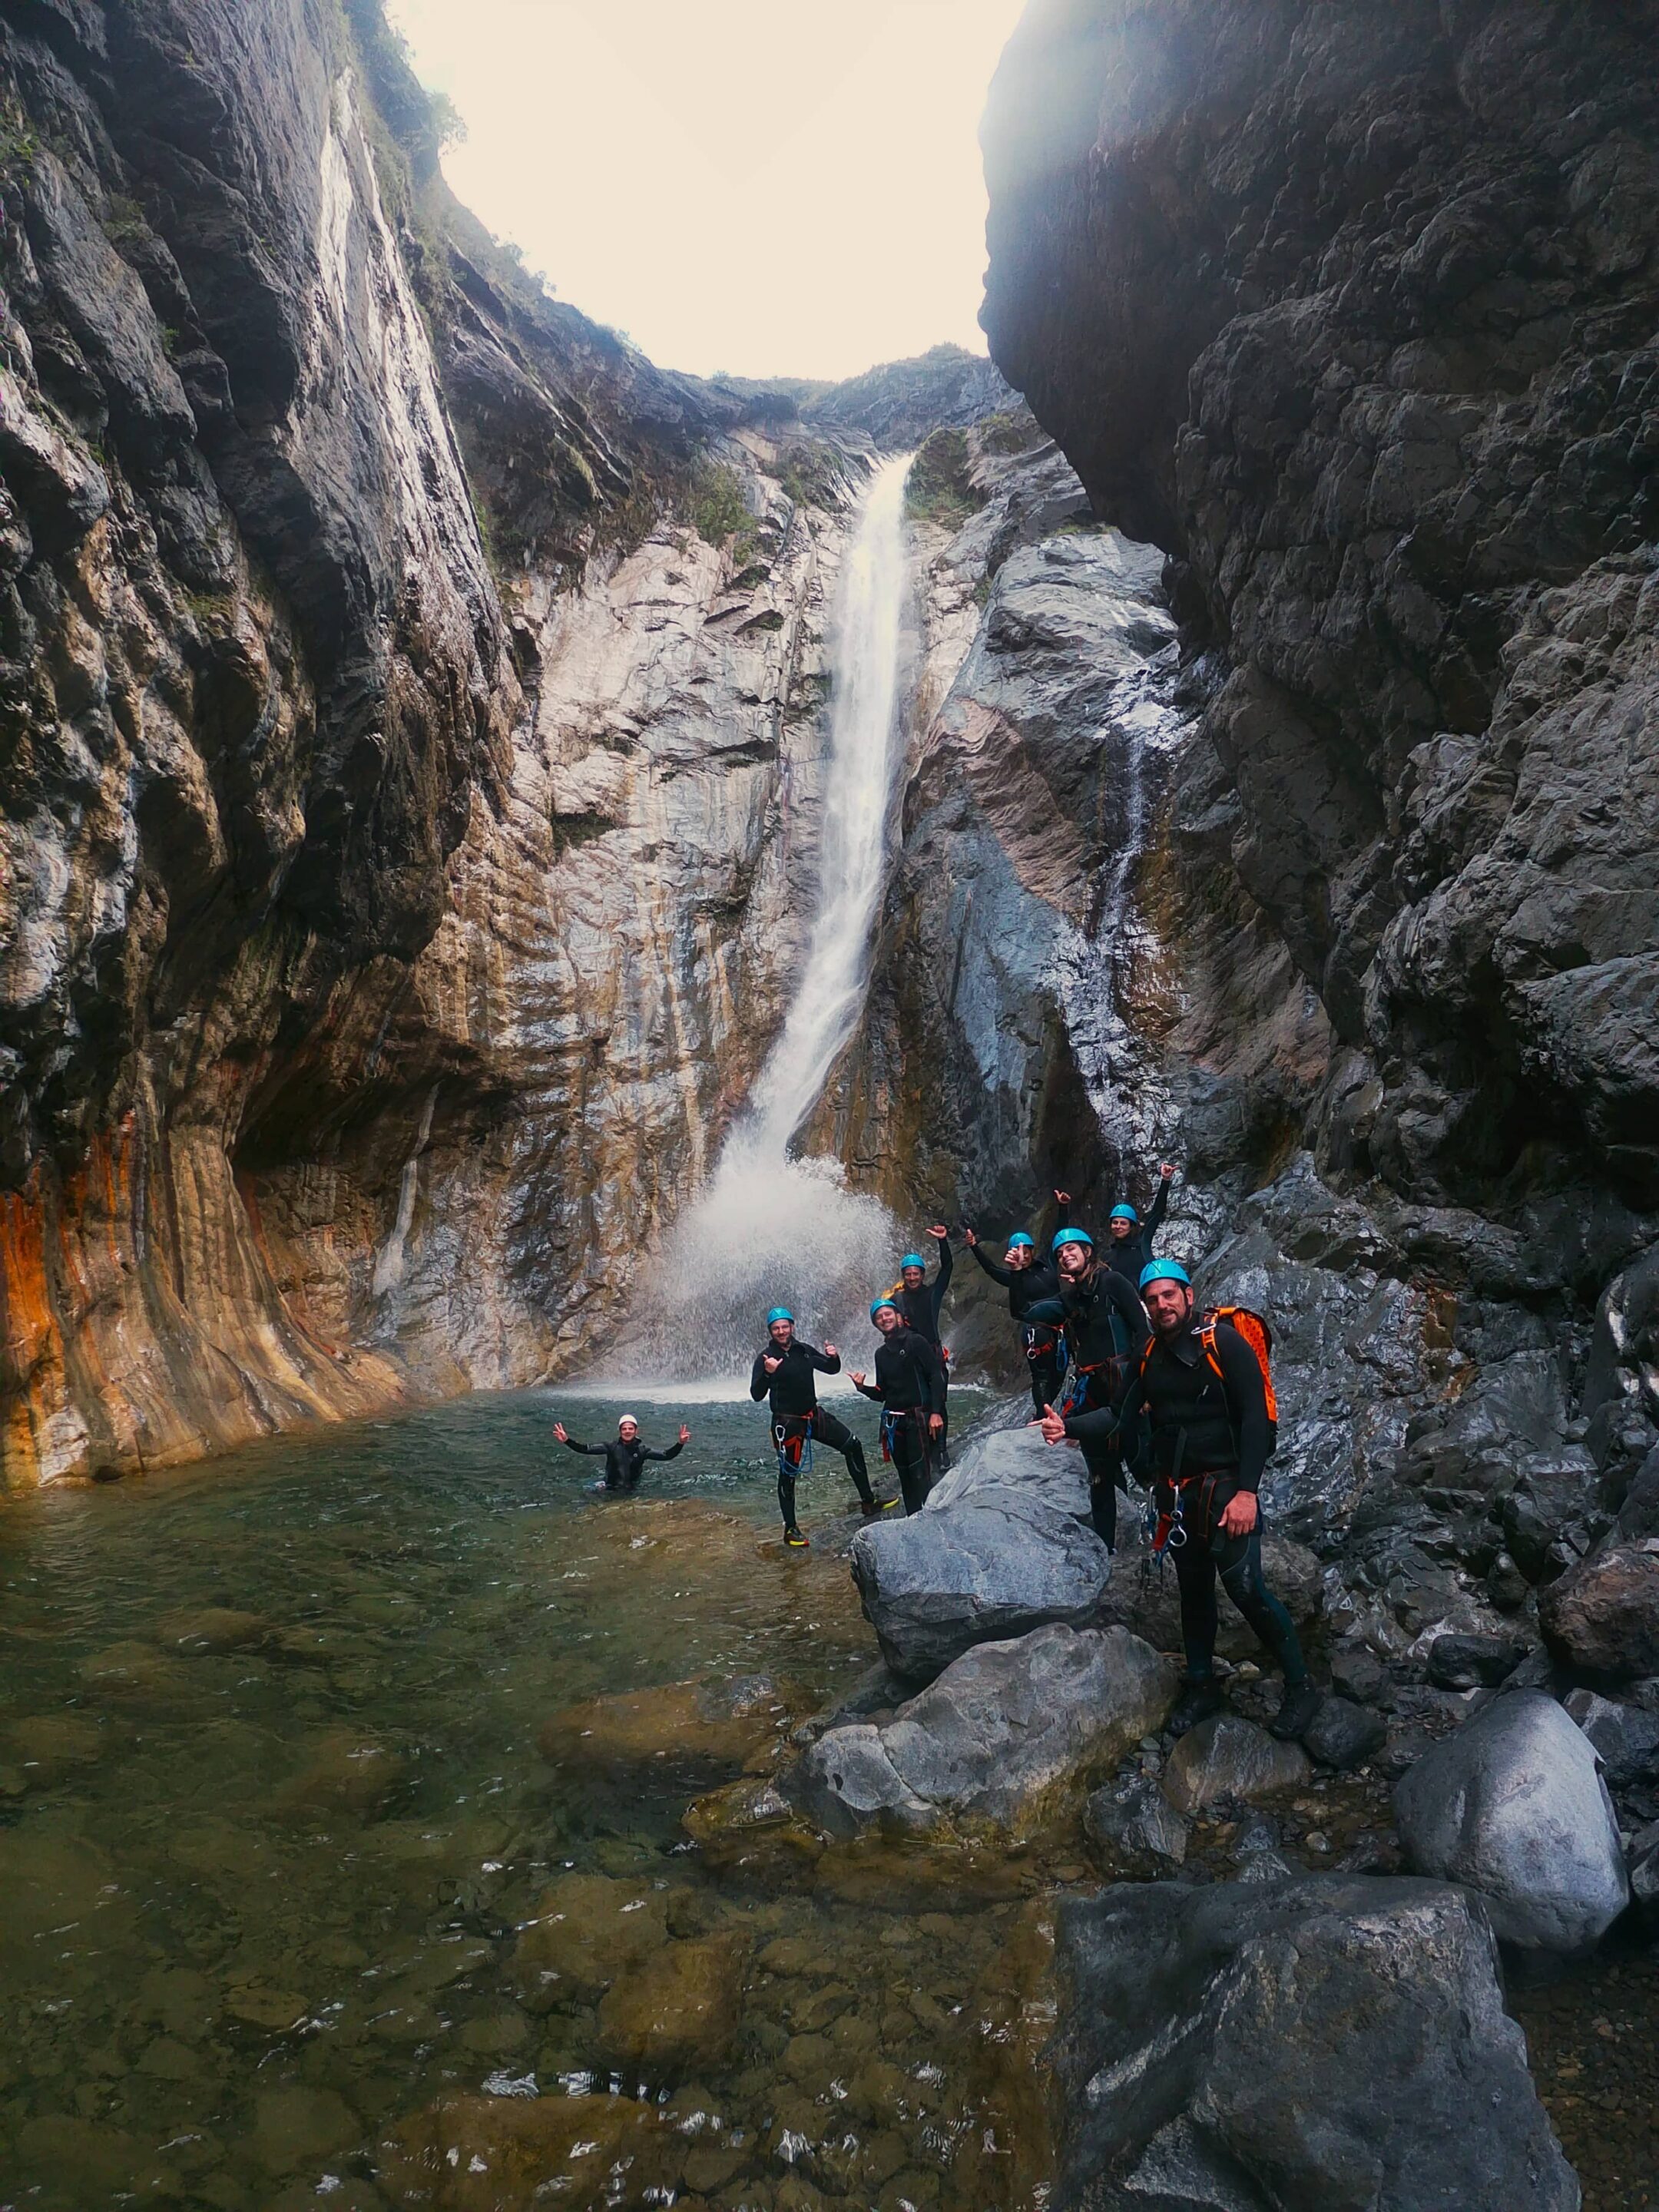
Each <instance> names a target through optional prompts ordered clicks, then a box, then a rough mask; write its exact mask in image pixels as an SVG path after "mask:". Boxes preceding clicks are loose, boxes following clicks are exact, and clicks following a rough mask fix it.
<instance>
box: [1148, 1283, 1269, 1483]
mask: <svg viewBox="0 0 1659 2212" xmlns="http://www.w3.org/2000/svg"><path fill="white" fill-rule="evenodd" d="M1222 1322H1226V1324H1227V1326H1228V1327H1229V1328H1231V1329H1232V1330H1233V1331H1234V1333H1235V1334H1237V1335H1238V1336H1241V1337H1243V1340H1244V1341H1245V1343H1246V1344H1247V1345H1248V1346H1249V1348H1250V1351H1251V1353H1252V1355H1253V1356H1254V1358H1255V1364H1256V1365H1257V1366H1258V1367H1259V1368H1260V1369H1261V1388H1262V1391H1263V1393H1264V1395H1266V1398H1267V1456H1268V1457H1269V1458H1270V1459H1271V1458H1272V1456H1273V1452H1274V1450H1275V1449H1276V1448H1277V1446H1278V1443H1279V1393H1278V1392H1277V1391H1276V1390H1275V1389H1274V1388H1273V1331H1272V1329H1271V1328H1269V1327H1268V1326H1267V1322H1265V1321H1264V1320H1263V1319H1262V1317H1261V1315H1260V1314H1259V1313H1256V1312H1255V1311H1254V1310H1252V1309H1251V1308H1250V1307H1249V1306H1211V1307H1209V1308H1208V1309H1207V1310H1206V1312H1205V1314H1204V1316H1203V1317H1202V1319H1201V1320H1200V1322H1199V1324H1198V1340H1199V1343H1200V1346H1202V1347H1203V1352H1204V1358H1205V1359H1206V1363H1207V1364H1208V1365H1209V1366H1210V1367H1211V1368H1212V1370H1214V1372H1215V1374H1216V1375H1217V1376H1218V1378H1219V1380H1220V1382H1221V1384H1222V1387H1223V1389H1225V1387H1226V1381H1227V1378H1226V1376H1225V1373H1224V1371H1223V1369H1222V1365H1221V1355H1220V1353H1219V1352H1218V1351H1217V1350H1216V1341H1215V1333H1216V1330H1217V1329H1218V1328H1219V1326H1220V1324H1221V1323H1222ZM1157 1341H1158V1340H1157V1338H1156V1337H1148V1338H1147V1340H1146V1349H1145V1350H1144V1351H1143V1352H1142V1353H1141V1355H1140V1372H1141V1373H1142V1374H1143V1375H1144V1374H1145V1373H1146V1362H1147V1361H1148V1360H1149V1359H1150V1358H1152V1348H1153V1346H1154V1345H1155V1344H1156V1343H1157ZM1235 1425H1237V1424H1235Z"/></svg>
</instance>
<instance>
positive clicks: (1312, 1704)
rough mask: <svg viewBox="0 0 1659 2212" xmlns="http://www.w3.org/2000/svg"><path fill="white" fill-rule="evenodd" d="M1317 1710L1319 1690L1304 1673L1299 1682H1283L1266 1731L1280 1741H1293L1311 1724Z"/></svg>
mask: <svg viewBox="0 0 1659 2212" xmlns="http://www.w3.org/2000/svg"><path fill="white" fill-rule="evenodd" d="M1317 1711H1319V1692H1318V1691H1317V1690H1316V1689H1315V1687H1314V1686H1313V1684H1312V1683H1311V1682H1310V1680H1308V1678H1307V1676H1306V1675H1305V1674H1304V1676H1303V1678H1302V1680H1300V1681H1299V1682H1286V1683H1285V1695H1284V1698H1283V1699H1282V1701H1281V1703H1280V1705H1279V1711H1277V1712H1276V1713H1275V1714H1274V1715H1273V1718H1272V1720H1270V1721H1269V1722H1268V1723H1267V1728H1268V1731H1269V1733H1270V1734H1272V1735H1276V1736H1277V1737H1278V1738H1279V1741H1280V1743H1294V1742H1295V1741H1296V1739H1297V1736H1299V1735H1304V1734H1305V1732H1306V1731H1307V1729H1310V1727H1311V1726H1312V1725H1313V1717H1314V1715H1315V1714H1316V1712H1317Z"/></svg>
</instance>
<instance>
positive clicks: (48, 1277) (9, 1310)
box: [0, 1116, 410, 1487]
mask: <svg viewBox="0 0 1659 2212" xmlns="http://www.w3.org/2000/svg"><path fill="white" fill-rule="evenodd" d="M279 1273H280V1264H279V1261H278V1259H277V1255H275V1254H274V1253H273V1252H272V1251H271V1249H270V1248H269V1245H268V1244H267V1243H266V1240H265V1239H264V1237H262V1235H261V1232H260V1229H259V1225H258V1223H257V1221H256V1219H255V1218H254V1217H253V1215H252V1213H251V1212H250V1211H249V1208H248V1206H247V1205H246V1203H245V1201H244V1199H243V1196H242V1194H241V1193H240V1191H239V1189H238V1188H237V1182H236V1178H235V1176H234V1173H233V1170H232V1168H231V1164H230V1162H229V1160H228V1158H227V1157H226V1155H225V1152H224V1150H223V1147H222V1142H221V1139H220V1138H219V1136H218V1133H217V1132H216V1131H214V1130H211V1129H209V1128H206V1127H197V1126H186V1127H183V1128H175V1129H174V1130H173V1133H171V1135H170V1137H169V1138H168V1139H166V1140H164V1141H160V1142H158V1141H157V1140H155V1138H154V1137H153V1136H152V1135H150V1134H149V1133H148V1132H147V1131H146V1129H145V1127H144V1125H143V1118H142V1117H135V1116H125V1117H123V1120H122V1121H121V1122H120V1124H118V1127H117V1129H116V1131H115V1132H114V1133H112V1134H106V1135H102V1136H100V1137H99V1138H97V1139H94V1142H93V1144H92V1145H91V1146H89V1147H88V1152H87V1153H86V1155H85V1157H84V1158H83V1159H82V1162H81V1163H80V1164H79V1165H78V1166H77V1167H76V1168H75V1169H74V1170H72V1171H70V1173H68V1174H66V1175H64V1176H62V1177H61V1178H58V1177H53V1176H51V1175H50V1174H48V1173H46V1172H45V1171H43V1170H37V1174H36V1176H35V1178H34V1180H33V1183H32V1184H31V1187H30V1188H29V1190H28V1191H27V1192H26V1193H24V1194H15V1193H12V1194H5V1195H4V1196H3V1197H0V1310H3V1366H0V1397H3V1417H0V1476H3V1480H4V1483H5V1484H6V1486H9V1487H21V1486H31V1485H33V1484H36V1483H40V1482H50V1481H55V1480H62V1479H64V1478H66V1477H75V1476H88V1475H108V1474H125V1473H129V1472H136V1471H139V1470H142V1469H143V1468H156V1467H164V1466H167V1465H170V1464H175V1463H177V1462H181V1461H185V1460H190V1459H196V1458H200V1457H202V1456H203V1455H206V1454H209V1453H211V1452H216V1451H222V1450H226V1449H230V1448H232V1447H234V1445H236V1444H239V1443H246V1442H248V1441H249V1440H251V1439H252V1437H258V1436H264V1435H269V1434H270V1433H271V1432H273V1431H275V1430H276V1429H278V1428H280V1427H286V1426H289V1425H292V1424H294V1423H295V1422H299V1421H304V1420H319V1419H349V1418H353V1417H357V1416H362V1415H364V1414H368V1413H374V1412H376V1411H380V1410H383V1409H384V1408H385V1407H387V1406H389V1405H392V1404H396V1403H398V1402H400V1401H404V1400H405V1399H407V1397H408V1396H409V1395H410V1392H409V1387H408V1383H407V1382H406V1379H405V1378H404V1376H403V1375H402V1374H401V1373H400V1371H399V1370H398V1368H397V1367H396V1365H395V1364H393V1363H392V1361H391V1360H390V1359H387V1358H382V1357H380V1356H379V1355H377V1354H374V1353H367V1352H357V1353H355V1354H353V1355H351V1356H350V1357H349V1358H340V1357H337V1355H336V1354H335V1352H333V1351H332V1349H331V1346H329V1345H327V1344H326V1343H325V1342H324V1341H323V1340H322V1339H321V1338H320V1337H319V1336H318V1335H317V1334H315V1333H314V1332H313V1330H312V1329H311V1328H308V1327H307V1324H306V1322H305V1321H304V1319H303V1318H302V1317H301V1316H297V1315H295V1314H294V1313H292V1312H290V1311H289V1308H288V1305H287V1303H286V1301H285V1300H284V1298H283V1295H282V1292H281V1291H280V1290H279V1288H278V1286H277V1277H278V1274H279Z"/></svg>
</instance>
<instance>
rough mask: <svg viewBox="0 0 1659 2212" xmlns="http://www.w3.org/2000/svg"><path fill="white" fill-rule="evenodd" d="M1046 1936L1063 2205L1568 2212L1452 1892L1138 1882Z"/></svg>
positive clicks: (1483, 1964)
mask: <svg viewBox="0 0 1659 2212" xmlns="http://www.w3.org/2000/svg"><path fill="white" fill-rule="evenodd" d="M1056 1932H1057V1938H1058V1942H1057V1952H1056V1961H1055V1964H1056V1972H1057V1978H1058V1984H1059V1992H1058V1993H1059V2010H1058V2024H1057V2029H1056V2033H1055V2037H1054V2042H1053V2044H1052V2045H1051V2046H1050V2054H1049V2055H1050V2057H1051V2058H1052V2060H1053V2062H1054V2114H1055V2122H1056V2129H1057V2134H1058V2140H1059V2149H1060V2177H1059V2187H1058V2190H1057V2191H1056V2198H1057V2202H1058V2203H1060V2204H1061V2205H1064V2206H1071V2207H1076V2206H1079V2205H1084V2204H1086V2205H1088V2206H1090V2207H1091V2208H1093V2212H1141V2208H1151V2207H1153V2206H1156V2207H1158V2208H1170V2212H1173V2208H1174V2207H1176V2206H1180V2207H1182V2208H1183V2212H1186V2208H1193V2212H1196V2208H1198V2207H1200V2206H1202V2207H1205V2208H1206V2212H1261V2208H1263V2207H1265V2206H1267V2205H1268V2204H1273V2205H1279V2206H1286V2207H1288V2206H1296V2207H1312V2206H1315V2205H1317V2206H1318V2207H1320V2212H1449V2208H1451V2207H1453V2206H1458V2207H1462V2206H1471V2207H1472V2206H1477V2205H1479V2206H1490V2207H1492V2212H1497V2208H1498V2207H1500V2206H1501V2207H1502V2208H1503V2212H1577V2207H1578V2203H1579V2192H1578V2185H1577V2181H1576V2180H1575V2179H1574V2178H1573V2173H1572V2169H1571V2167H1570V2166H1568V2164H1567V2162H1566V2160H1565V2158H1564V2157H1563V2156H1562V2154H1561V2149H1560V2146H1559V2144H1558V2143H1557V2142H1556V2140H1555V2137H1554V2136H1553V2134H1552V2132H1551V2130H1550V2124H1549V2121H1548V2119H1547V2117H1546V2115H1545V2112H1544V2110H1543V2107H1542V2106H1541V2105H1540V2103H1539V2101H1538V2098H1537V2095H1536V2093H1535V2092H1534V2088H1533V2085H1532V2081H1531V2079H1530V2077H1529V2076H1528V2072H1527V2052H1526V2044H1525V2042H1524V2040H1523V2039H1522V2033H1521V2031H1520V2029H1519V2028H1518V2027H1516V2025H1515V2023H1514V2021H1511V2020H1510V2019H1509V2018H1508V2017H1507V2016H1506V2015H1505V2013H1504V2003H1503V1996H1502V1993H1501V1990H1500V1986H1499V1982H1498V1960H1497V1955H1496V1950H1495V1947H1494V1945H1493V1942H1492V1934H1491V1930H1490V1929H1489V1928H1488V1926H1487V1925H1486V1920H1485V1918H1484V1917H1483V1915H1482V1914H1481V1911H1480V1907H1479V1906H1478V1905H1474V1904H1473V1903H1471V1901H1470V1900H1469V1899H1468V1898H1466V1897H1464V1896H1463V1895H1462V1893H1460V1892H1459V1891H1457V1890H1455V1889H1452V1888H1449V1887H1444V1886H1443V1885H1441V1884H1439V1883H1433V1882H1423V1881H1376V1880H1372V1879H1368V1878H1366V1877H1364V1876H1352V1877H1344V1876H1341V1875H1308V1876H1306V1877H1304V1878H1302V1879H1297V1880H1291V1881H1273V1882H1261V1883H1257V1882H1251V1883H1237V1882H1228V1883H1216V1884H1212V1885H1208V1886H1206V1887H1201V1888H1198V1887H1191V1886H1189V1885H1188V1884H1186V1883H1182V1882H1167V1881H1165V1882H1155V1883H1151V1884H1142V1883H1125V1884H1121V1885H1119V1886H1117V1887H1113V1888H1110V1889H1107V1890H1105V1891H1103V1893H1100V1894H1099V1895H1097V1896H1096V1897H1092V1898H1068V1899H1066V1901H1065V1902H1064V1903H1063V1904H1062V1905H1061V1906H1060V1915H1059V1922H1058V1927H1057V1931H1056Z"/></svg>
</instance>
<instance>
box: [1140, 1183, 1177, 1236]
mask: <svg viewBox="0 0 1659 2212" xmlns="http://www.w3.org/2000/svg"><path fill="white" fill-rule="evenodd" d="M1169 1210H1170V1185H1169V1184H1168V1183H1167V1182H1164V1178H1163V1176H1159V1177H1158V1188H1157V1190H1156V1192H1155V1193H1154V1194H1153V1196H1152V1204H1151V1205H1150V1206H1148V1207H1147V1209H1146V1227H1145V1228H1144V1229H1143V1230H1142V1231H1141V1232H1140V1233H1141V1235H1142V1236H1143V1237H1145V1238H1146V1249H1147V1251H1148V1252H1149V1253H1150V1252H1151V1250H1152V1239H1153V1237H1156V1236H1157V1234H1158V1231H1159V1230H1160V1229H1161V1228H1162V1227H1163V1225H1164V1215H1165V1214H1166V1213H1167V1212H1169Z"/></svg>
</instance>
